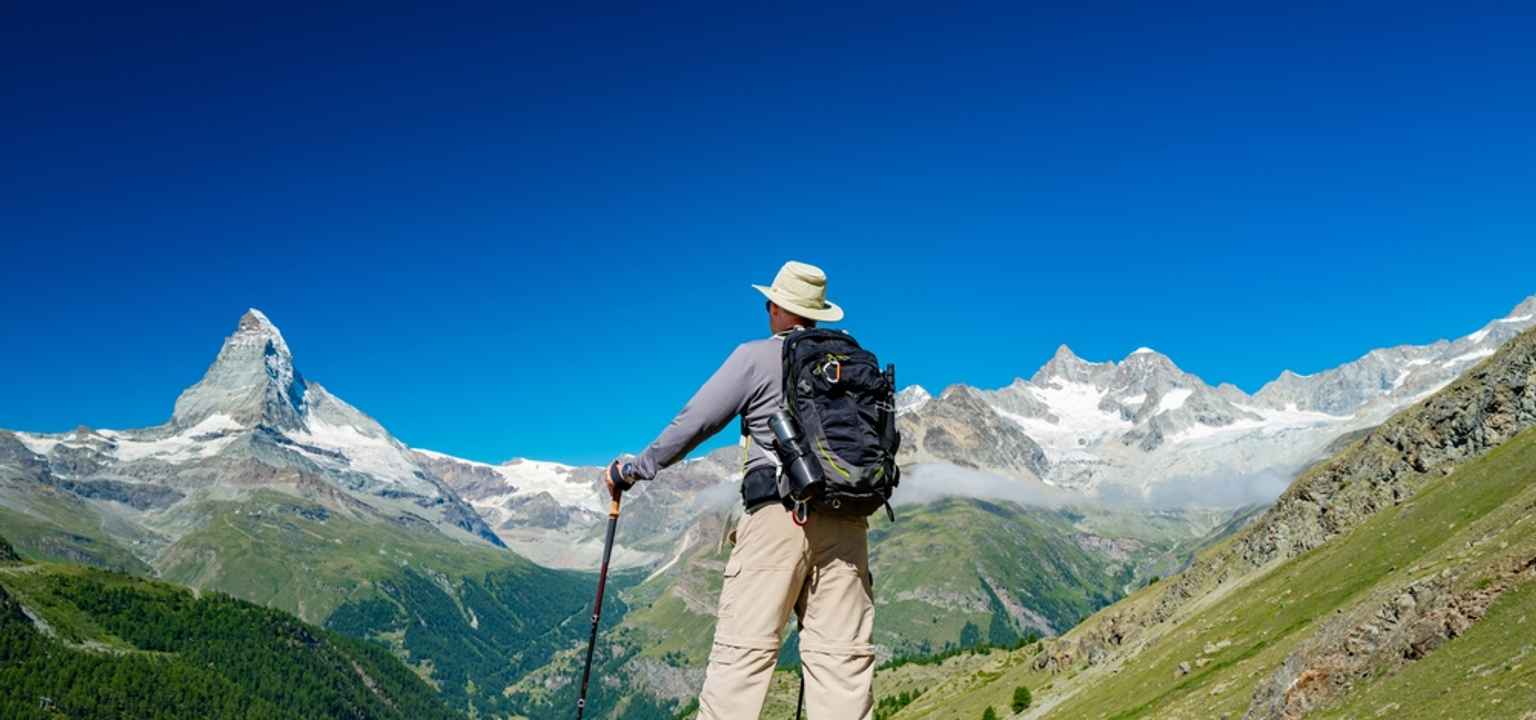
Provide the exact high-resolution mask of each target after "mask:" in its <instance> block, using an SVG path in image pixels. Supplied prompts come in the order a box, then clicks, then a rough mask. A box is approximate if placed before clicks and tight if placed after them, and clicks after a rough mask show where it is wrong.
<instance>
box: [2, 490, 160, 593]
mask: <svg viewBox="0 0 1536 720" xmlns="http://www.w3.org/2000/svg"><path fill="white" fill-rule="evenodd" d="M7 489H8V488H7V487H5V485H4V483H3V482H0V533H4V534H5V535H6V536H7V537H9V538H11V542H12V543H13V544H14V545H15V547H16V550H17V551H18V552H19V553H21V555H22V556H23V557H26V558H29V559H32V560H45V561H52V562H63V563H79V564H82V565H92V566H95V567H101V568H106V569H109V570H118V571H121V572H127V573H132V574H135V575H148V574H151V572H152V571H151V570H150V567H149V566H148V565H146V564H145V563H144V562H143V561H142V560H140V559H138V558H137V557H134V555H133V553H131V552H129V551H128V550H127V549H126V548H124V547H122V546H121V545H118V544H117V543H115V542H113V541H112V540H111V539H109V537H108V533H107V532H105V531H104V530H103V529H102V522H104V521H103V520H102V518H101V517H100V514H99V513H97V512H96V510H95V509H94V508H92V507H90V506H89V505H88V504H86V503H85V502H82V501H80V500H79V499H78V498H75V497H73V496H71V495H69V494H68V493H64V492H61V491H58V490H55V489H53V488H36V489H34V490H33V491H31V492H29V493H27V494H26V495H25V498H24V500H22V499H16V498H20V497H21V495H20V494H19V493H16V494H14V495H15V497H13V494H11V493H7V492H5V491H6V490H7ZM12 500H15V501H16V502H17V503H21V502H25V507H27V508H28V509H29V510H30V511H31V512H30V513H25V512H19V511H17V510H15V509H12V508H11V507H6V505H9V504H11V502H12ZM43 518H46V519H43Z"/></svg>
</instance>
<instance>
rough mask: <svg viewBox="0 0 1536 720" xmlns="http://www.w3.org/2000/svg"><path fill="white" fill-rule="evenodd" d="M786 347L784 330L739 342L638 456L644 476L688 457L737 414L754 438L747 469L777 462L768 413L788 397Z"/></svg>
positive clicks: (639, 470)
mask: <svg viewBox="0 0 1536 720" xmlns="http://www.w3.org/2000/svg"><path fill="white" fill-rule="evenodd" d="M782 349H783V338H782V337H781V336H778V335H775V336H773V337H770V338H764V339H762V340H753V341H751V342H745V343H742V344H741V345H738V346H737V347H736V349H735V350H734V351H732V352H731V356H730V357H728V358H726V359H725V363H724V364H723V365H721V366H720V369H718V370H716V371H715V374H714V375H711V376H710V378H709V380H708V381H707V382H705V383H704V386H703V387H701V388H699V390H698V392H696V393H694V394H693V398H692V399H690V400H689V401H688V404H687V405H684V406H683V410H682V412H679V413H678V414H677V417H675V418H672V422H671V423H669V424H668V425H667V427H666V429H665V430H662V431H661V435H660V436H658V437H657V438H656V439H655V440H653V441H651V444H650V445H649V446H648V447H646V448H645V451H644V452H642V453H640V455H639V456H638V457H636V458H635V472H636V474H637V475H639V477H640V479H642V480H650V479H652V478H654V477H656V472H657V471H658V470H660V469H662V468H664V467H667V466H668V465H671V464H673V463H676V462H678V461H679V460H682V459H683V458H685V457H687V456H688V453H690V452H692V451H693V449H694V448H696V447H698V446H699V444H700V443H702V442H704V441H705V440H708V439H709V438H710V437H711V436H713V435H714V434H715V433H717V432H720V430H721V429H723V428H724V427H725V426H726V425H728V424H730V423H731V421H732V420H734V419H736V418H737V417H745V418H746V421H747V434H748V435H749V436H750V437H751V439H752V442H751V447H750V448H749V450H748V454H747V462H746V466H745V468H744V470H746V471H750V470H752V469H754V468H756V467H758V466H760V465H771V464H772V462H773V461H771V460H769V459H768V455H767V452H768V450H767V449H768V448H770V447H772V443H773V431H772V430H770V429H769V428H768V416H770V415H772V414H773V413H774V412H775V411H777V410H778V409H779V405H780V403H781V401H782V397H783V392H782V388H781V380H780V379H781V378H782V377H783V375H784V367H783V356H782V355H781V352H782Z"/></svg>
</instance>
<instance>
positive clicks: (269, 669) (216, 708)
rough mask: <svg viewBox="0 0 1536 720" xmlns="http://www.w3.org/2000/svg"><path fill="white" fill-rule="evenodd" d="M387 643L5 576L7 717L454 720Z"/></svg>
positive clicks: (114, 577) (281, 617)
mask: <svg viewBox="0 0 1536 720" xmlns="http://www.w3.org/2000/svg"><path fill="white" fill-rule="evenodd" d="M454 716H455V714H454V713H452V712H451V711H449V709H448V708H447V707H446V706H445V705H443V703H442V702H441V699H440V698H439V697H438V695H437V694H436V693H435V692H433V690H432V689H431V688H430V687H428V686H427V685H426V684H425V683H423V682H422V681H421V680H420V679H419V678H417V677H416V676H415V675H414V674H413V673H412V672H411V671H410V670H409V669H407V668H406V667H405V666H404V665H402V664H401V663H400V662H399V661H397V660H396V659H395V658H394V657H392V656H391V655H390V654H389V653H388V651H386V650H384V649H383V648H380V647H378V646H375V645H372V644H367V643H362V642H359V641H357V640H353V639H350V638H346V637H344V636H341V635H338V634H336V633H332V632H329V631H326V630H322V629H319V628H316V627H313V626H310V625H306V624H304V623H302V622H300V621H299V620H297V619H295V618H293V617H292V616H290V615H288V614H286V613H282V612H279V611H276V610H271V609H266V608H261V607H258V606H255V605H252V604H249V603H246V602H242V601H239V600H235V599H233V598H229V597H227V596H223V595H204V596H202V597H197V596H194V595H193V594H192V593H191V592H189V591H187V590H185V589H182V588H177V587H173V586H170V585H166V584H163V583H158V582H153V581H148V580H143V579H138V578H132V577H128V576H124V575H120V574H116V573H110V572H106V571H102V570H97V569H91V568H84V567H80V566H74V565H53V564H42V565H29V564H20V563H14V562H11V563H5V564H3V565H0V717H5V718H15V719H16V720H31V719H33V718H36V719H39V720H42V719H49V720H52V719H54V718H66V717H68V718H129V717H132V718H150V717H153V718H161V719H164V720H177V719H180V718H189V719H190V718H198V719H202V718H242V719H250V718H293V719H295V720H297V719H299V718H313V717H333V718H381V719H385V718H400V719H402V720H403V719H405V718H410V719H412V720H416V719H418V718H420V719H423V720H430V719H432V718H443V719H445V720H446V718H450V717H454Z"/></svg>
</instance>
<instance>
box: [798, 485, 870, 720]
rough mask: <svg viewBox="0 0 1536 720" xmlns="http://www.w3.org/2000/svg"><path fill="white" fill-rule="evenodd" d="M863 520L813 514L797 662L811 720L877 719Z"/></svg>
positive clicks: (809, 527)
mask: <svg viewBox="0 0 1536 720" xmlns="http://www.w3.org/2000/svg"><path fill="white" fill-rule="evenodd" d="M868 529H869V525H868V523H867V522H866V521H865V520H864V518H848V517H837V516H833V515H827V514H824V513H822V514H812V516H811V520H810V522H809V523H808V524H807V525H806V528H805V531H806V537H807V539H808V541H809V543H810V553H811V569H810V573H809V577H808V578H807V580H806V586H805V588H804V590H802V592H801V598H800V607H798V608H797V610H799V611H800V664H801V667H802V668H803V670H804V672H805V699H806V711H807V715H808V716H809V718H810V720H870V719H871V718H873V717H874V712H875V709H874V708H875V700H874V692H873V691H874V682H875V646H874V645H873V644H871V639H872V638H873V636H874V631H875V603H874V597H873V592H872V591H873V588H872V587H871V580H870V576H869V541H868V538H867V532H868Z"/></svg>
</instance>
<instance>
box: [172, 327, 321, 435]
mask: <svg viewBox="0 0 1536 720" xmlns="http://www.w3.org/2000/svg"><path fill="white" fill-rule="evenodd" d="M305 390H306V385H305V383H304V378H303V377H302V376H300V375H299V373H298V371H297V370H295V369H294V367H293V354H292V353H291V352H290V351H289V350H288V343H287V342H285V341H284V340H283V333H282V332H281V331H279V330H278V329H277V326H276V325H274V324H273V323H272V321H271V320H270V319H268V318H267V316H266V314H265V313H262V312H261V311H260V310H257V309H255V308H251V309H249V310H246V311H245V314H244V315H241V316H240V322H239V323H238V324H236V325H235V332H234V333H233V334H231V335H230V336H229V337H228V338H225V340H224V346H223V347H221V348H220V349H219V355H218V357H216V358H214V361H213V364H212V365H210V366H208V371H207V372H206V373H204V374H203V379H202V380H199V381H198V383H197V384H196V385H193V386H192V387H190V388H187V389H186V390H185V391H183V392H182V393H181V397H178V398H177V399H176V409H175V411H174V412H173V413H172V415H171V422H172V423H173V424H175V425H177V426H180V427H190V426H192V425H196V424H197V423H199V422H201V421H203V420H205V419H207V418H208V417H210V416H213V415H219V414H222V415H225V416H227V417H229V418H230V419H231V420H234V421H235V422H238V423H240V424H241V425H245V426H247V427H252V426H255V425H269V426H272V427H276V428H282V429H297V428H301V427H303V426H304V413H305V402H304V396H305Z"/></svg>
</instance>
